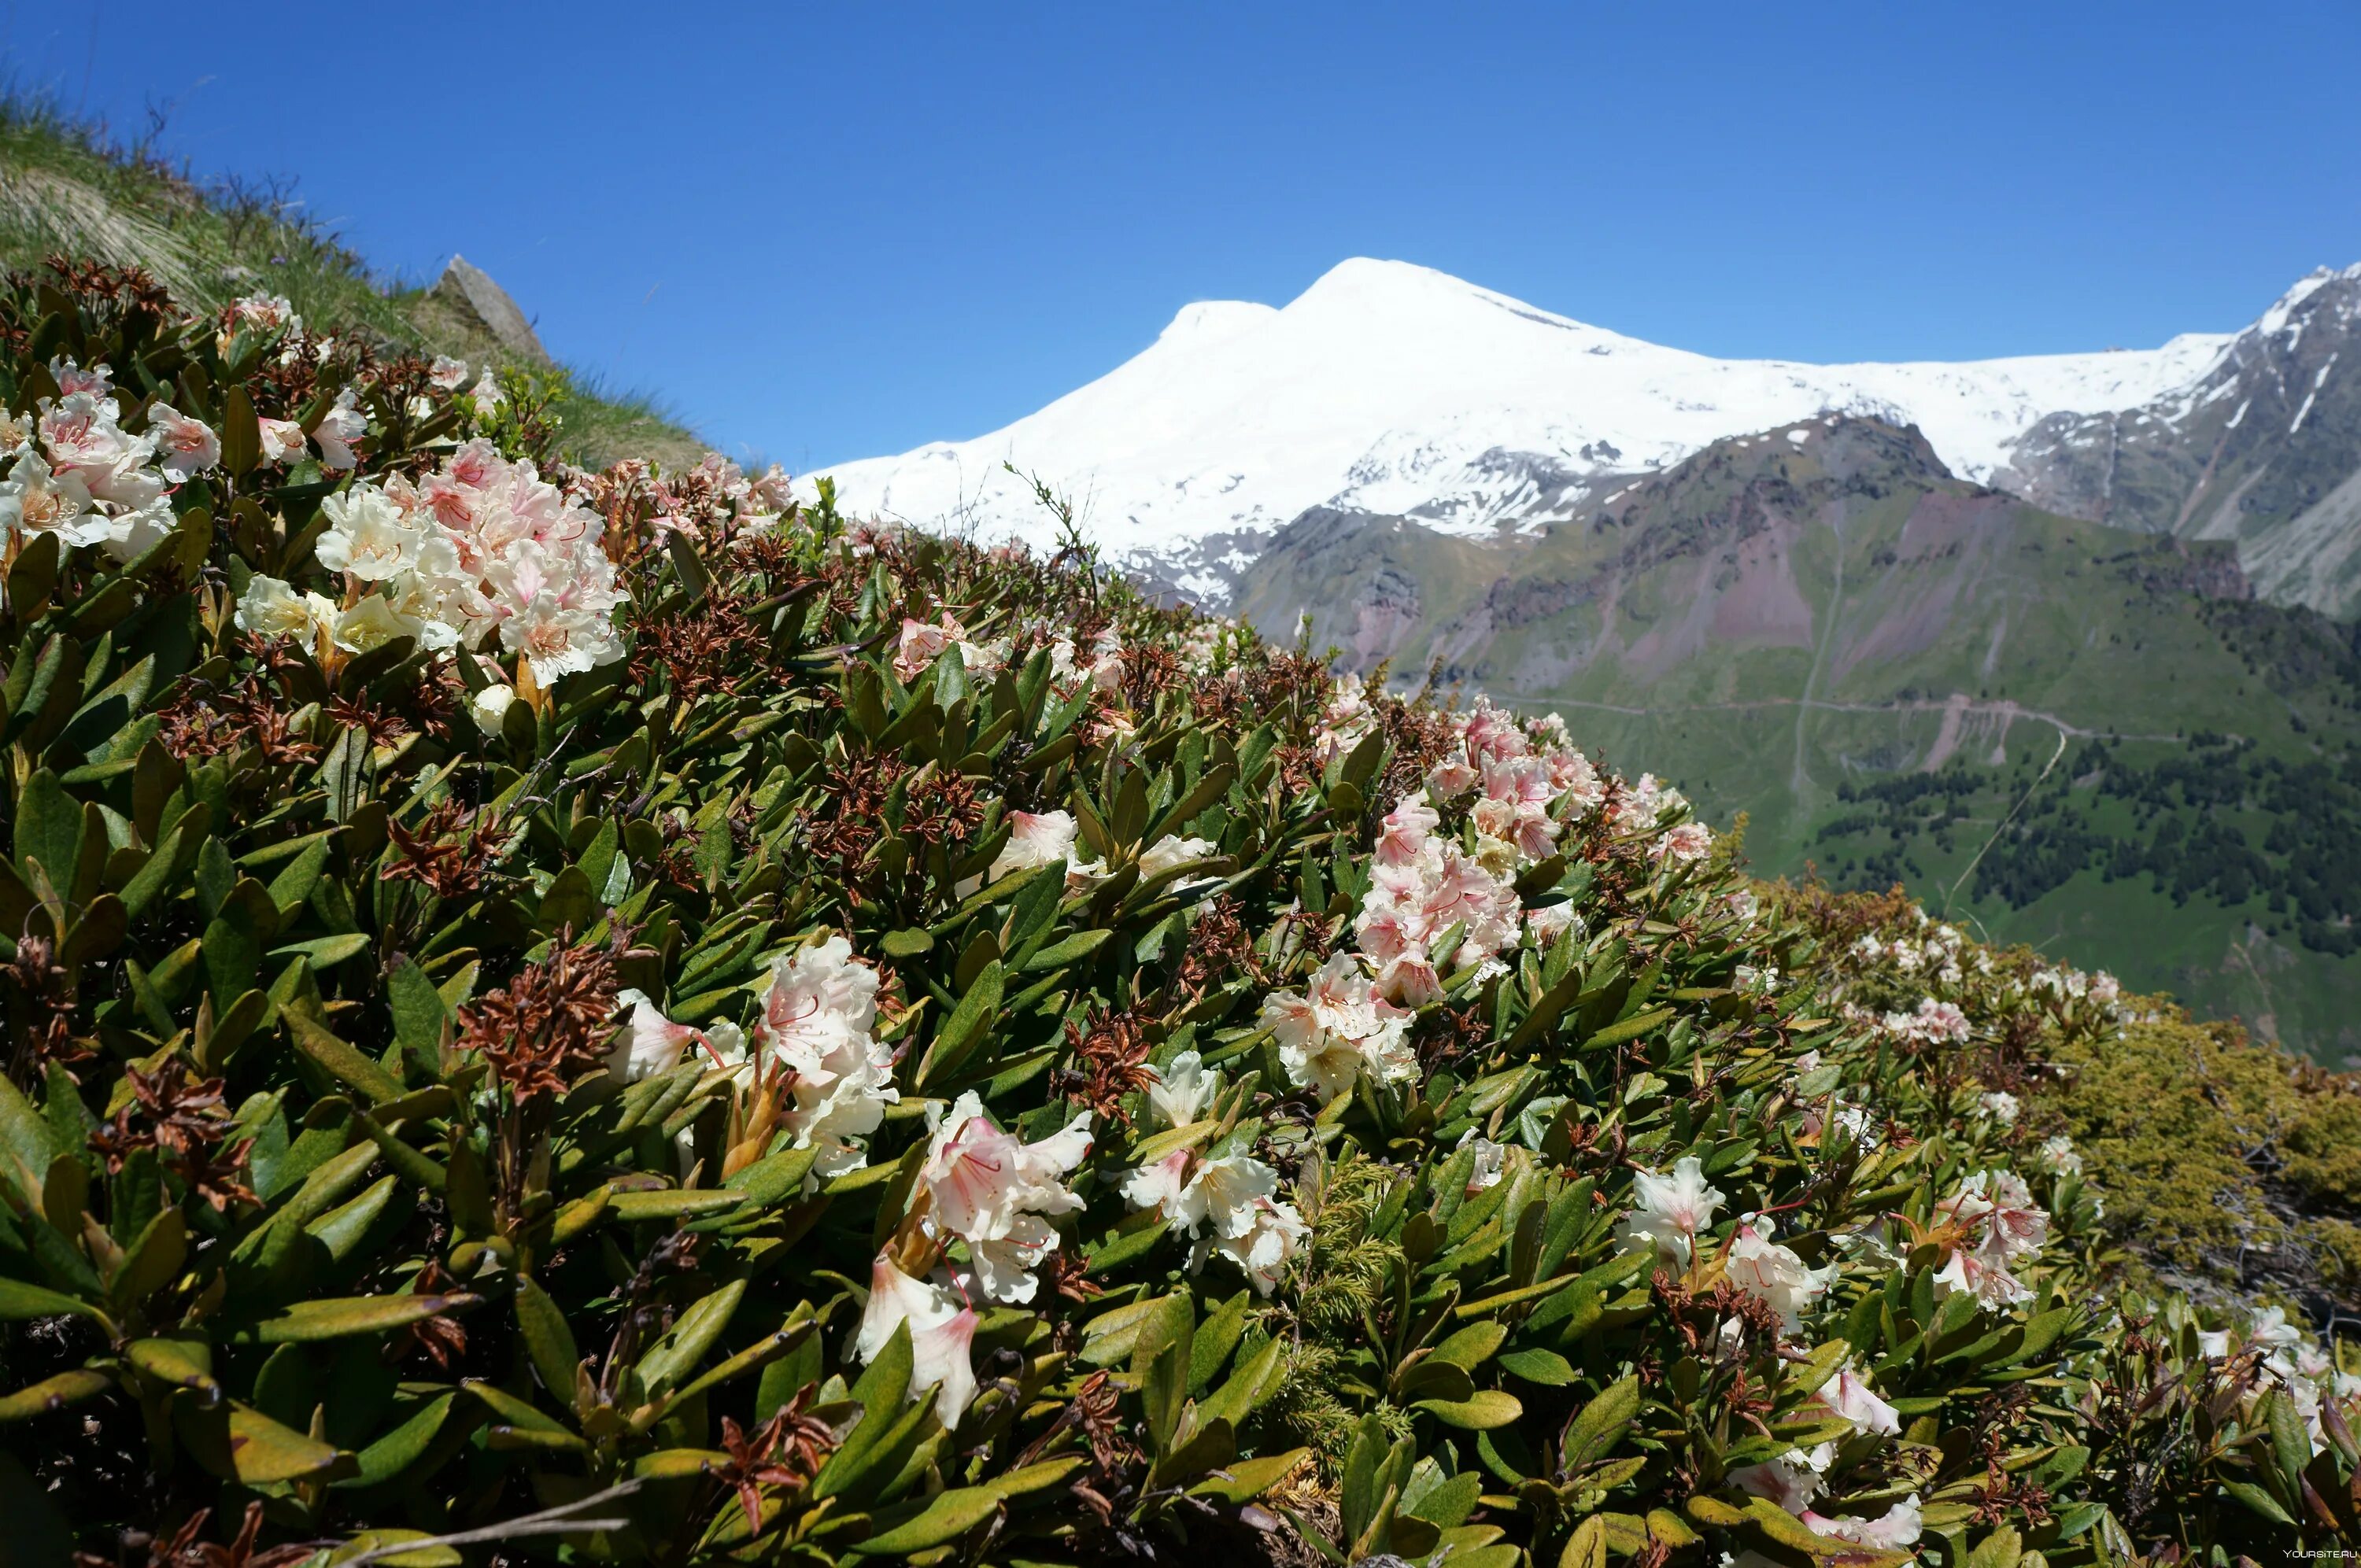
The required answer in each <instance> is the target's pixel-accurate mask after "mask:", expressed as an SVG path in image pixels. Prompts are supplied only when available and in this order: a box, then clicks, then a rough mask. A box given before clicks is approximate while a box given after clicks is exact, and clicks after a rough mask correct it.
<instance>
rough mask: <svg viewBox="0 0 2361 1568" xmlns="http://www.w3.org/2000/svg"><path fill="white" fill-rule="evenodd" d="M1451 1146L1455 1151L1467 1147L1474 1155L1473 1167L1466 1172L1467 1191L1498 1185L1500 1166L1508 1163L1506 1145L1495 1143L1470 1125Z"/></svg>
mask: <svg viewBox="0 0 2361 1568" xmlns="http://www.w3.org/2000/svg"><path fill="white" fill-rule="evenodd" d="M1452 1148H1453V1149H1454V1150H1455V1151H1456V1150H1459V1149H1467V1150H1469V1151H1471V1152H1472V1153H1473V1154H1474V1155H1475V1157H1476V1164H1475V1168H1473V1169H1471V1170H1469V1171H1468V1173H1467V1191H1468V1192H1469V1193H1471V1194H1472V1193H1477V1192H1481V1191H1483V1190H1485V1189H1486V1188H1488V1187H1496V1186H1498V1185H1499V1181H1500V1172H1501V1168H1502V1167H1503V1166H1505V1165H1506V1164H1507V1163H1508V1157H1509V1150H1508V1146H1506V1145H1504V1144H1496V1143H1494V1142H1493V1141H1492V1140H1491V1139H1489V1138H1488V1137H1486V1136H1484V1135H1482V1134H1481V1133H1478V1132H1477V1130H1476V1129H1475V1128H1473V1127H1470V1128H1468V1129H1467V1130H1466V1132H1464V1133H1462V1134H1460V1135H1459V1141H1458V1142H1457V1143H1455V1144H1454V1145H1453V1146H1452Z"/></svg>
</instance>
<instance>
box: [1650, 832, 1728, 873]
mask: <svg viewBox="0 0 2361 1568" xmlns="http://www.w3.org/2000/svg"><path fill="white" fill-rule="evenodd" d="M1648 853H1649V854H1651V855H1653V856H1654V857H1655V858H1656V859H1657V860H1660V861H1671V862H1673V863H1674V864H1675V865H1685V866H1686V865H1695V864H1696V863H1697V861H1701V860H1704V859H1705V858H1706V857H1707V856H1708V855H1709V854H1711V853H1713V831H1712V829H1710V828H1708V827H1707V826H1706V825H1705V824H1704V823H1702V822H1683V823H1680V824H1678V825H1677V826H1675V827H1672V828H1666V829H1665V830H1664V834H1663V835H1662V836H1661V837H1659V838H1658V839H1656V841H1655V842H1654V843H1653V844H1651V845H1649V846H1648Z"/></svg>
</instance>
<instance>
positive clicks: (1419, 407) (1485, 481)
mask: <svg viewBox="0 0 2361 1568" xmlns="http://www.w3.org/2000/svg"><path fill="white" fill-rule="evenodd" d="M2334 276H2337V277H2342V276H2343V275H2341V274H2340V275H2334ZM2327 282H2328V280H2327V279H2322V280H2317V281H2314V280H2307V281H2306V282H2305V283H2303V284H2299V285H2298V291H2301V292H2299V293H2296V294H2295V295H2293V302H2292V303H2290V304H2288V305H2287V309H2288V310H2289V311H2290V312H2294V313H2296V316H2297V319H2299V320H2302V319H2306V318H2308V317H2309V316H2310V315H2311V314H2312V313H2315V312H2316V310H2317V303H2316V302H2315V303H2314V304H2313V305H2311V306H2303V304H2302V299H2303V296H2304V295H2305V294H2308V293H2310V292H2313V291H2317V290H2319V289H2321V288H2323V287H2326V286H2327ZM2345 287H2347V286H2345V285H2341V284H2340V286H2339V289H2338V293H2339V294H2340V295H2341V294H2342V293H2343V292H2344V291H2345ZM2340 304H2341V301H2340ZM2299 307H2301V309H2299ZM2231 342H2232V339H2231V337H2230V336H2228V335H2217V334H2184V335H2182V336H2180V337H2178V338H2175V339H2174V340H2172V341H2171V342H2170V343H2169V344H2166V345H2162V346H2160V347H2151V348H2131V349H2124V350H2118V351H2109V352H2092V353H2088V354H2060V355H2042V356H2019V357H2015V358H2009V359H1993V360H1984V361H1980V362H1972V363H1964V364H1947V363H1924V362H1922V363H1911V364H1873V363H1872V364H1853V365H1812V364H1807V363H1802V362H1796V361H1786V360H1759V359H1757V360H1731V359H1715V358H1712V357H1709V356H1705V355H1701V354H1696V353H1691V352H1689V351H1687V350H1685V349H1679V348H1672V347H1666V346H1664V345H1658V344H1652V343H1647V342H1644V341H1642V340H1640V339H1637V338H1631V337H1625V336H1622V335H1620V334H1616V333H1614V332H1611V331H1609V330H1607V329H1604V328H1600V327H1596V326H1588V325H1586V324H1584V323H1580V322H1578V321H1575V320H1572V319H1570V318H1568V317H1565V316H1561V315H1557V314H1554V313H1551V312H1549V311H1546V310H1543V309H1540V308H1537V307H1535V306H1533V305H1531V304H1527V303H1525V302H1522V301H1521V300H1518V299H1515V298H1513V297H1511V296H1510V295H1506V294H1502V293H1499V292H1496V291H1492V290H1489V289H1486V288H1484V287H1482V286H1481V285H1478V284H1476V283H1472V282H1469V281H1467V280H1465V279H1461V278H1455V277H1453V276H1452V275H1451V274H1449V273H1447V272H1442V271H1438V270H1436V269H1433V268H1431V267H1423V266H1420V265H1418V264H1416V263H1414V262H1408V261H1400V260H1389V259H1384V258H1376V257H1365V256H1364V257H1352V258H1347V259H1345V260H1343V261H1340V262H1338V263H1337V264H1336V265H1334V267H1331V268H1330V269H1328V270H1327V271H1325V272H1323V273H1322V274H1321V275H1320V277H1319V278H1318V279H1316V280H1313V281H1312V284H1311V285H1310V286H1309V287H1308V288H1306V289H1304V290H1303V291H1301V293H1300V294H1298V295H1296V296H1295V297H1294V298H1293V299H1292V300H1290V301H1288V302H1286V303H1285V304H1284V305H1282V306H1280V307H1279V308H1276V309H1274V308H1273V307H1272V306H1270V305H1268V304H1257V303H1247V302H1238V301H1202V302H1196V303H1192V304H1190V305H1187V306H1185V307H1183V308H1182V309H1181V310H1180V312H1179V313H1176V314H1175V315H1174V316H1173V318H1172V320H1171V323H1170V325H1168V326H1167V327H1166V328H1165V329H1164V331H1163V333H1162V334H1159V337H1158V339H1157V341H1156V343H1155V345H1153V346H1152V347H1150V348H1149V349H1148V350H1147V351H1145V352H1144V353H1142V354H1141V355H1140V356H1137V357H1135V358H1134V359H1132V360H1130V361H1128V362H1126V364H1124V365H1122V366H1119V367H1115V369H1113V370H1111V371H1109V372H1108V373H1107V374H1105V375H1104V376H1102V377H1100V378H1098V379H1097V380H1095V381H1093V382H1091V383H1090V384H1088V385H1086V386H1083V387H1082V388H1080V389H1076V390H1074V391H1072V392H1069V393H1068V394H1066V395H1065V396H1064V397H1062V398H1060V399H1059V400H1056V401H1055V402H1053V403H1051V404H1049V406H1047V407H1045V408H1043V409H1041V410H1040V411H1038V412H1036V413H1033V414H1030V415H1028V416H1027V417H1026V418H1024V419H1021V420H1018V421H1017V422H1015V423H1014V424H1011V425H1009V426H1007V427H1006V428H1005V429H1002V430H999V431H995V432H994V433H991V434H988V435H983V436H980V437H977V438H975V439H973V440H971V441H966V442H959V443H953V444H937V445H934V446H930V447H928V448H927V449H925V450H924V451H923V453H913V454H907V455H903V456H899V457H881V458H873V459H871V460H869V461H867V462H862V463H853V464H847V465H844V466H840V467H838V468H835V469H834V470H832V472H833V473H834V475H835V477H836V478H837V482H838V488H839V495H840V501H841V504H843V505H844V506H845V507H846V508H847V510H851V511H855V512H868V513H871V514H873V515H876V516H880V517H884V518H895V519H900V520H902V521H908V522H912V523H916V524H918V525H920V526H928V525H934V524H938V523H941V522H944V521H947V520H952V519H957V520H959V521H961V523H962V524H964V525H966V526H969V527H981V529H982V530H983V532H985V533H986V534H990V535H1001V534H1015V535H1016V536H1017V537H1020V538H1026V539H1039V538H1041V537H1042V530H1043V529H1044V528H1045V527H1046V526H1047V525H1046V524H1045V523H1044V522H1043V521H1041V517H1040V511H1039V509H1038V506H1037V505H1036V504H1035V502H1034V499H1033V497H1032V495H1031V493H1030V492H1029V490H1026V489H1024V488H1020V487H1017V486H1016V485H1014V484H1012V483H1010V482H1009V481H1008V480H1007V478H1006V476H1005V474H1003V473H1001V471H1000V470H1001V468H1002V466H1003V464H1004V463H1005V462H1013V463H1014V464H1015V465H1016V467H1017V468H1018V469H1020V470H1022V471H1024V472H1027V473H1038V474H1039V475H1040V476H1041V477H1043V479H1044V480H1046V481H1047V482H1049V483H1050V484H1052V485H1054V486H1056V487H1058V488H1060V489H1061V490H1062V491H1064V492H1065V493H1066V494H1068V495H1070V496H1071V497H1072V498H1074V499H1075V501H1076V503H1077V507H1078V512H1079V514H1080V515H1081V517H1082V521H1083V522H1084V524H1085V525H1086V526H1087V527H1088V528H1089V529H1090V531H1091V532H1092V533H1093V537H1094V538H1095V539H1096V540H1097V542H1098V543H1099V544H1100V545H1101V547H1102V548H1103V549H1104V551H1105V552H1106V554H1107V556H1108V558H1109V559H1110V560H1111V561H1114V562H1116V563H1119V564H1122V565H1127V566H1129V567H1132V568H1133V569H1135V570H1138V571H1141V572H1143V573H1144V574H1152V575H1155V576H1160V577H1163V578H1165V579H1166V580H1169V581H1183V582H1197V583H1201V584H1213V585H1215V586H1213V587H1209V588H1207V589H1205V591H1208V592H1211V593H1213V594H1214V595H1215V596H1216V597H1218V595H1219V592H1220V589H1219V586H1218V583H1217V582H1216V579H1215V578H1213V577H1205V576H1193V577H1192V576H1191V574H1192V573H1195V572H1196V570H1197V568H1196V566H1195V565H1191V563H1202V562H1205V561H1214V560H1218V561H1220V562H1222V563H1224V567H1223V570H1222V573H1221V574H1220V575H1219V577H1220V580H1221V581H1227V580H1234V579H1235V572H1236V571H1238V570H1242V569H1243V564H1244V563H1246V562H1250V561H1251V560H1252V559H1253V558H1254V555H1255V554H1256V552H1257V551H1258V550H1260V549H1261V548H1262V547H1263V543H1265V542H1267V541H1268V539H1269V538H1270V537H1271V536H1272V535H1273V534H1274V533H1276V532H1278V530H1279V529H1280V528H1282V527H1284V526H1285V525H1286V524H1287V523H1289V522H1290V521H1292V520H1293V519H1295V518H1296V517H1298V516H1300V515H1301V514H1302V513H1303V512H1305V511H1306V510H1310V509H1312V508H1314V507H1328V508H1332V509H1335V510H1347V511H1362V512H1368V513H1372V514H1381V515H1387V516H1395V517H1409V518H1412V519H1415V520H1417V521H1419V522H1420V523H1421V524H1422V525H1424V526H1429V527H1432V528H1433V529H1435V530H1437V531H1439V532H1455V533H1461V534H1464V535H1466V536H1468V537H1488V536H1489V535H1490V534H1491V533H1492V532H1493V531H1494V530H1495V529H1498V528H1500V527H1512V528H1517V529H1522V530H1528V531H1530V530H1532V529H1535V528H1538V527H1541V526H1543V525H1544V524H1546V523H1548V522H1549V521H1554V520H1555V521H1562V520H1563V518H1564V516H1565V515H1566V509H1567V508H1569V507H1572V506H1576V505H1577V504H1578V501H1579V498H1580V497H1581V496H1583V495H1586V494H1587V495H1597V494H1598V493H1600V492H1599V489H1598V487H1599V486H1601V485H1604V484H1606V482H1607V481H1609V480H1614V481H1616V482H1618V483H1620V482H1621V481H1622V479H1624V478H1628V477H1639V476H1645V475H1648V474H1652V473H1660V472H1663V471H1664V470H1666V469H1668V468H1670V467H1672V466H1675V465H1677V464H1678V463H1680V462H1681V461H1683V460H1684V459H1685V458H1687V457H1689V456H1691V455H1695V454H1696V453H1697V452H1700V451H1702V450H1704V449H1705V448H1706V447H1708V446H1710V445H1712V444H1714V443H1716V442H1719V441H1722V440H1725V439H1727V438H1730V437H1734V436H1740V435H1746V434H1751V433H1757V432H1763V431H1779V430H1784V429H1786V428H1790V427H1793V426H1794V425H1795V423H1796V422H1799V421H1804V420H1810V419H1815V418H1818V417H1820V416H1823V415H1828V414H1851V415H1859V416H1864V417H1869V418H1874V419H1879V420H1883V421H1886V422H1891V423H1893V424H1894V425H1897V426H1916V428H1917V429H1918V431H1919V432H1921V433H1923V435H1924V437H1925V440H1926V442H1927V445H1928V447H1929V448H1930V449H1931V450H1932V452H1933V453H1934V455H1936V456H1937V457H1938V458H1939V460H1940V461H1941V462H1942V463H1943V464H1944V465H1945V466H1948V467H1949V470H1950V471H1951V472H1952V473H1954V474H1956V475H1958V476H1959V477H1961V478H1964V479H1967V480H1970V481H1971V482H1974V483H1978V484H1984V483H1989V482H1991V481H1993V479H1994V478H1995V477H1997V476H1999V475H2001V474H2002V473H2003V472H2004V470H2005V469H2006V468H2007V467H2008V466H2009V465H2010V463H2011V462H2012V460H2013V457H2014V455H2015V448H2016V445H2017V444H2018V442H2019V440H2020V438H2021V437H2023V436H2024V435H2025V434H2026V432H2027V431H2029V430H2030V429H2032V428H2033V427H2034V426H2035V425H2037V423H2039V422H2043V421H2044V420H2046V419H2049V418H2051V417H2054V416H2057V415H2059V414H2061V413H2070V414H2073V415H2076V416H2107V415H2110V414H2114V413H2128V412H2130V411H2136V410H2140V409H2143V408H2147V407H2148V406H2150V405H2152V404H2155V403H2157V402H2158V400H2162V399H2167V398H2177V397H2185V396H2187V395H2188V394H2189V392H2190V389H2192V388H2194V387H2196V386H2198V385H2199V384H2200V383H2201V382H2202V380H2203V379H2204V378H2206V377H2207V376H2209V375H2210V374H2212V373H2213V369H2214V367H2215V366H2216V365H2217V364H2219V363H2220V362H2221V360H2222V356H2223V353H2224V349H2226V348H2227V347H2228V346H2229V345H2230V344H2231ZM2290 413H2292V411H2290Z"/></svg>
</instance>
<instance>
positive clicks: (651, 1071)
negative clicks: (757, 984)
mask: <svg viewBox="0 0 2361 1568" xmlns="http://www.w3.org/2000/svg"><path fill="white" fill-rule="evenodd" d="M500 689H502V690H506V689H507V688H505V687H502V688H500ZM615 1007H616V1010H617V1011H618V1012H619V1013H621V1014H623V1028H622V1031H621V1032H620V1034H619V1035H618V1036H617V1037H616V1040H615V1048H614V1049H613V1050H611V1051H609V1052H608V1053H607V1070H608V1071H609V1072H610V1073H612V1074H614V1076H615V1079H616V1080H617V1081H618V1082H620V1083H637V1082H639V1081H640V1080H642V1079H645V1078H653V1077H654V1076H655V1075H656V1074H658V1073H660V1072H666V1071H669V1070H670V1069H672V1067H673V1065H674V1064H675V1063H676V1062H678V1061H679V1060H680V1054H681V1052H682V1050H684V1049H685V1048H686V1047H687V1046H688V1044H689V1042H690V1041H692V1040H694V1041H696V1042H697V1044H699V1045H701V1046H703V1047H705V1048H706V1049H707V1050H708V1051H709V1052H710V1053H712V1056H713V1059H714V1060H715V1061H716V1062H717V1063H720V1064H722V1065H729V1064H730V1063H733V1062H736V1061H738V1060H740V1059H741V1058H743V1057H744V1055H745V1051H746V1041H745V1036H743V1035H741V1033H740V1032H739V1029H738V1025H735V1024H716V1025H713V1027H712V1028H711V1029H710V1030H706V1029H699V1028H697V1027H696V1026H694V1025H688V1024H675V1023H674V1022H673V1021H672V1020H671V1019H669V1018H667V1017H665V1016H664V1014H662V1013H661V1012H659V1011H657V1009H656V1004H655V1003H654V1002H653V1001H651V1000H650V999H649V997H648V995H647V993H646V992H642V991H636V990H631V989H629V988H626V989H625V990H622V991H619V992H616V993H615Z"/></svg>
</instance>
